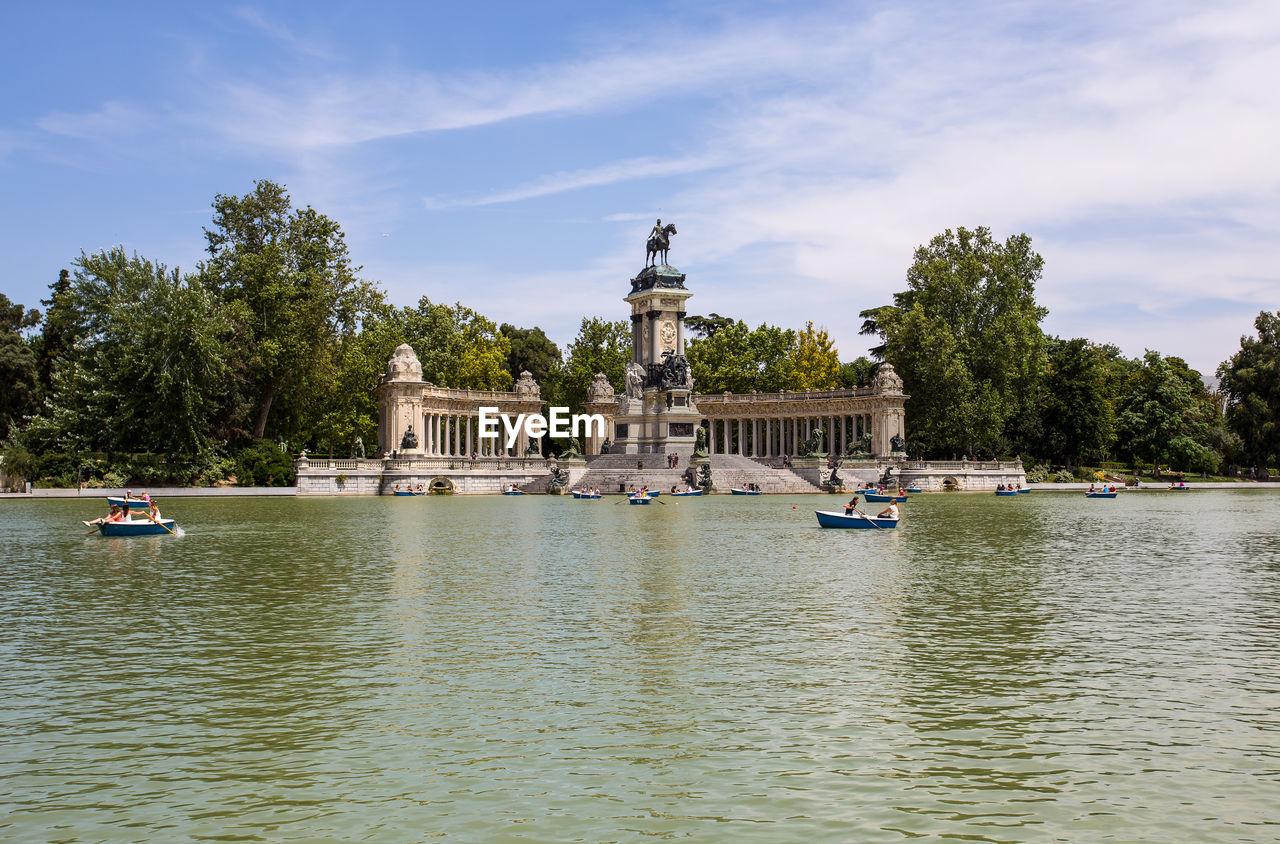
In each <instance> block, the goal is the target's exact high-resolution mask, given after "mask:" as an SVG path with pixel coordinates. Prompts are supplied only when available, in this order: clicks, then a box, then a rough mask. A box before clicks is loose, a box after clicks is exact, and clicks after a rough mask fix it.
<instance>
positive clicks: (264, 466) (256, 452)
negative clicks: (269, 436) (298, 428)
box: [235, 440, 293, 486]
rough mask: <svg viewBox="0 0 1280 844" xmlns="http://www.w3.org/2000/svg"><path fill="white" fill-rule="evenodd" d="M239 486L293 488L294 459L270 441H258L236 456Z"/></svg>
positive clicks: (237, 482)
mask: <svg viewBox="0 0 1280 844" xmlns="http://www.w3.org/2000/svg"><path fill="white" fill-rule="evenodd" d="M235 461H236V484H237V485H239V486H291V485H292V484H293V459H292V458H291V457H290V456H289V455H287V454H285V453H283V452H281V451H280V448H279V446H277V445H276V444H275V443H273V442H271V441H270V440H256V441H254V442H253V443H251V444H249V445H248V446H246V447H245V448H243V449H241V450H240V451H239V452H238V453H237V454H236V456H235Z"/></svg>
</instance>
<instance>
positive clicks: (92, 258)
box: [32, 247, 232, 456]
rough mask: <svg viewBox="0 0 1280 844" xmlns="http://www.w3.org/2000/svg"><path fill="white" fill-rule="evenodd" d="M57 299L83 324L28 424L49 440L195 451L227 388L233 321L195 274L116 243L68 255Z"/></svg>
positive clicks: (206, 441)
mask: <svg viewBox="0 0 1280 844" xmlns="http://www.w3.org/2000/svg"><path fill="white" fill-rule="evenodd" d="M75 268H76V272H75V280H74V281H73V282H72V285H71V288H70V289H69V290H68V291H67V292H66V297H67V298H66V301H65V302H63V303H62V304H63V306H65V307H66V308H68V309H70V310H72V311H74V313H75V314H76V317H75V321H76V322H77V323H78V324H79V325H80V326H81V327H82V329H83V338H82V339H81V340H80V341H79V344H78V349H77V354H76V355H75V356H74V357H73V358H70V359H68V360H66V361H64V362H62V363H61V364H59V365H58V366H57V367H55V370H54V375H53V384H52V386H53V390H52V395H51V396H50V398H49V400H48V401H47V402H46V405H45V408H44V410H43V412H42V414H41V417H40V418H39V419H37V420H33V423H32V424H33V427H35V428H36V429H37V431H42V432H44V434H45V436H44V437H43V442H44V444H45V445H46V447H61V448H64V449H68V450H71V451H133V452H156V453H161V454H170V455H174V454H180V455H189V456H195V455H200V454H202V453H203V452H205V451H207V450H208V449H209V448H210V447H211V442H210V423H211V419H212V417H213V415H214V410H215V408H216V406H217V404H216V403H217V396H218V395H220V394H221V393H222V392H223V391H224V390H225V389H226V378H227V375H228V366H227V358H228V354H229V342H230V339H231V332H232V325H231V323H230V322H229V321H228V320H227V319H226V318H225V317H224V316H223V314H222V311H221V308H220V304H219V302H218V299H217V296H216V295H215V294H214V293H213V291H211V290H209V289H208V288H206V287H205V286H204V285H203V283H202V282H201V280H200V278H199V277H198V276H186V277H184V276H182V275H181V273H180V272H179V271H178V270H177V269H174V270H169V269H168V268H166V267H165V266H164V265H163V264H157V263H153V262H151V261H149V260H147V259H145V258H141V257H139V256H137V255H134V256H133V257H129V256H128V255H126V254H125V252H124V250H123V249H122V248H120V247H116V248H114V249H111V250H108V251H106V252H100V253H97V254H94V255H83V254H82V255H81V257H80V258H79V259H77V260H76V262H75Z"/></svg>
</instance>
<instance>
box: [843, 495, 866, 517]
mask: <svg viewBox="0 0 1280 844" xmlns="http://www.w3.org/2000/svg"><path fill="white" fill-rule="evenodd" d="M854 513H857V514H858V515H859V516H865V515H866V513H864V512H862V511H861V510H859V509H858V496H856V495H855V496H854V497H853V498H850V499H849V503H848V504H846V505H844V514H845V515H846V516H852V515H853V514H854Z"/></svg>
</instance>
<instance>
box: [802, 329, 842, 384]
mask: <svg viewBox="0 0 1280 844" xmlns="http://www.w3.org/2000/svg"><path fill="white" fill-rule="evenodd" d="M791 360H792V366H793V370H794V375H793V378H794V381H793V383H794V384H795V389H797V390H830V389H833V388H835V387H836V385H837V384H838V383H839V381H840V353H839V352H837V351H836V346H835V343H834V341H832V339H831V336H830V335H829V334H827V330H826V329H825V328H814V327H813V322H812V321H810V322H807V323H805V327H804V330H803V331H801V332H800V333H799V334H798V335H796V346H795V349H794V350H793V351H792V353H791Z"/></svg>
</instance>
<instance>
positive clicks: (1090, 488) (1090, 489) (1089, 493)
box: [1084, 484, 1093, 495]
mask: <svg viewBox="0 0 1280 844" xmlns="http://www.w3.org/2000/svg"><path fill="white" fill-rule="evenodd" d="M1084 494H1085V495H1093V484H1089V488H1088V489H1087V490H1085V492H1084Z"/></svg>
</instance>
